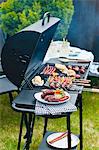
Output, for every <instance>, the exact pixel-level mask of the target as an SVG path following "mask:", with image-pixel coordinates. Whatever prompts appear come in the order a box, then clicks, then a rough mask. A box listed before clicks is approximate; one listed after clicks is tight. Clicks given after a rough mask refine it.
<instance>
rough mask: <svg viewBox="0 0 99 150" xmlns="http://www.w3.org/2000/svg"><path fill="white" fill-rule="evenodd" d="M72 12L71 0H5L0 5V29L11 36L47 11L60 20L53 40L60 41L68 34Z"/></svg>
mask: <svg viewBox="0 0 99 150" xmlns="http://www.w3.org/2000/svg"><path fill="white" fill-rule="evenodd" d="M73 10H74V7H73V2H72V0H47V1H46V0H7V1H6V2H3V3H2V4H0V18H1V19H0V27H1V28H2V29H3V31H4V32H6V33H7V34H9V35H13V34H15V33H16V32H18V31H20V30H21V29H23V28H24V27H26V26H28V25H30V24H32V23H34V22H36V21H37V20H39V19H40V18H41V16H42V15H43V14H44V13H45V12H47V11H49V12H50V13H51V14H52V15H53V16H56V17H59V18H61V24H60V25H59V27H58V30H57V31H58V32H57V33H56V35H55V38H57V39H62V38H63V37H65V36H66V34H67V32H68V28H69V24H70V22H71V19H72V15H73Z"/></svg>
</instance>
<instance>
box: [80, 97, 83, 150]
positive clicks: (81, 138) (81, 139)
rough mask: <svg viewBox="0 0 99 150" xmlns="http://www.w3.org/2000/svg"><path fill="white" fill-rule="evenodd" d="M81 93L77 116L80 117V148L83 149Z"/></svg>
mask: <svg viewBox="0 0 99 150" xmlns="http://www.w3.org/2000/svg"><path fill="white" fill-rule="evenodd" d="M82 111H83V109H82V95H81V94H79V117H80V150H82V149H83V127H82V119H83V118H82Z"/></svg>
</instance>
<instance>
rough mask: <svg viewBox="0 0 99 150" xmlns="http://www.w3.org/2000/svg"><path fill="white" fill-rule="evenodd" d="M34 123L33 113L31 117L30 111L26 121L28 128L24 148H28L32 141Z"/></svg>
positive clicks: (27, 149)
mask: <svg viewBox="0 0 99 150" xmlns="http://www.w3.org/2000/svg"><path fill="white" fill-rule="evenodd" d="M34 123H35V114H34V116H33V119H32V113H29V121H28V128H27V141H26V144H25V148H26V150H29V148H30V143H31V141H32V135H33V128H34Z"/></svg>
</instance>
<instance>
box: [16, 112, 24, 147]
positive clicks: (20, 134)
mask: <svg viewBox="0 0 99 150" xmlns="http://www.w3.org/2000/svg"><path fill="white" fill-rule="evenodd" d="M23 118H24V114H23V113H22V117H21V122H20V131H19V139H18V147H17V150H20V145H21V136H22V127H23Z"/></svg>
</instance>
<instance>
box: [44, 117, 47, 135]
mask: <svg viewBox="0 0 99 150" xmlns="http://www.w3.org/2000/svg"><path fill="white" fill-rule="evenodd" d="M47 123H48V118H47V117H46V118H44V131H43V137H44V135H45V133H46V129H47Z"/></svg>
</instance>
